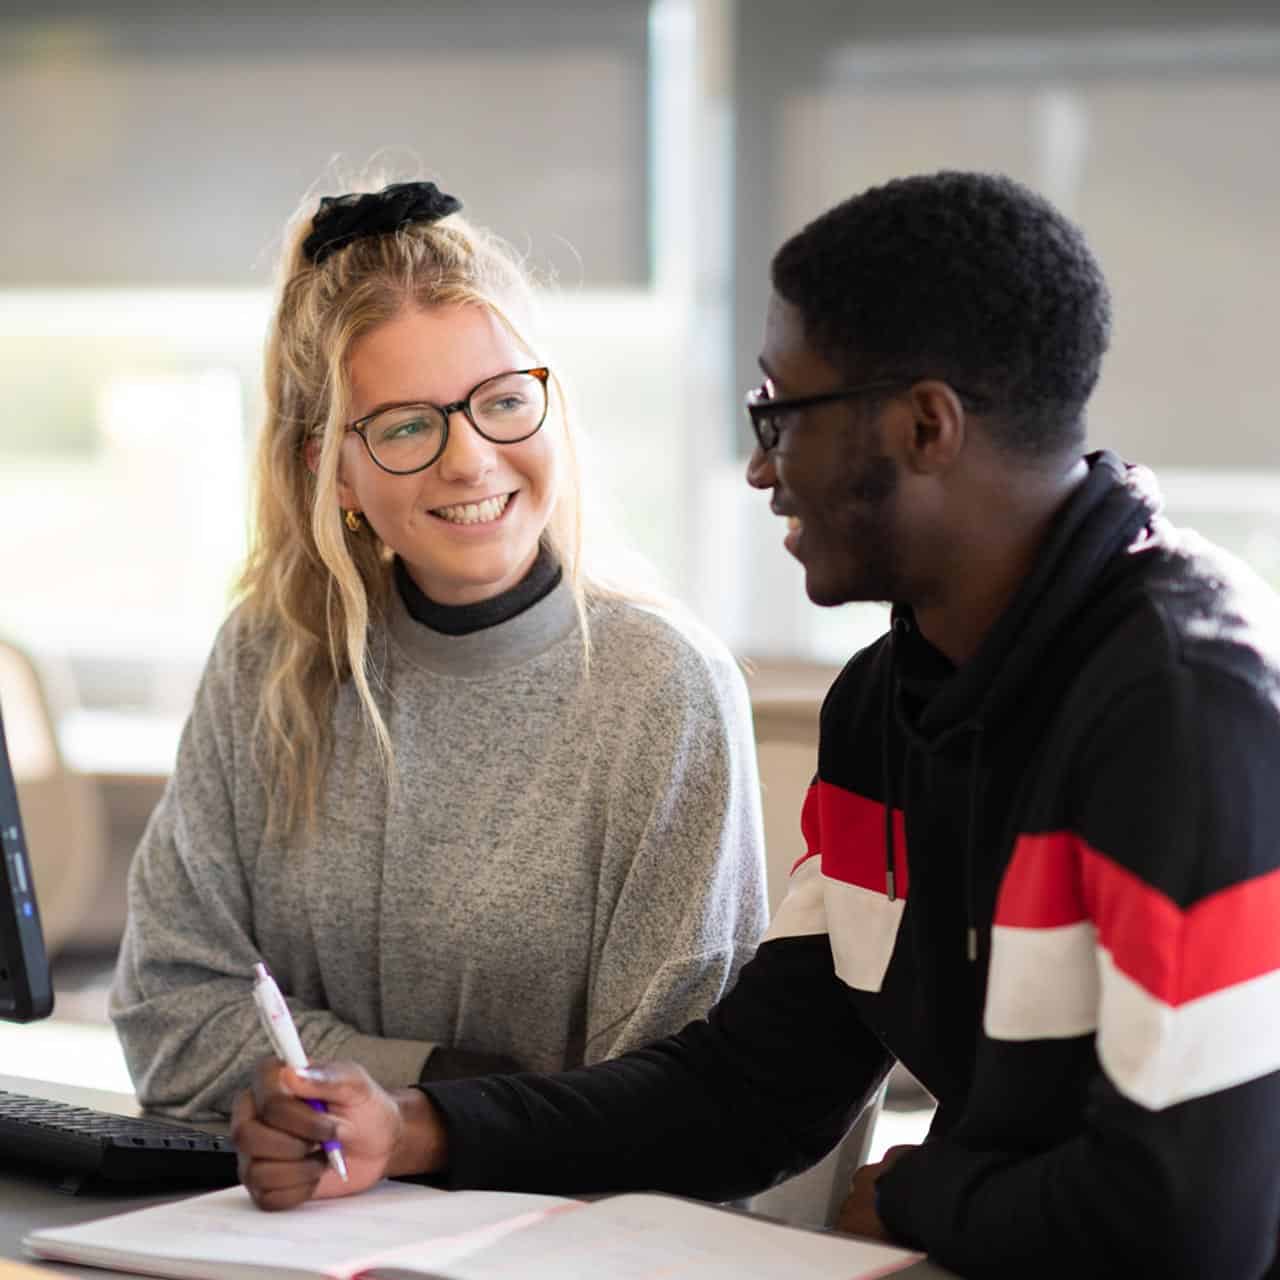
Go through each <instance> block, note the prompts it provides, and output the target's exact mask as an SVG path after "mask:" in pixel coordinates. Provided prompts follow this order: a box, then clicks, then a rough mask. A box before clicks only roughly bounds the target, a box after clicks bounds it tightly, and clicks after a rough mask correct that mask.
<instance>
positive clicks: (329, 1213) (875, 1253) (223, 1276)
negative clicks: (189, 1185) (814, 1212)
mask: <svg viewBox="0 0 1280 1280" xmlns="http://www.w3.org/2000/svg"><path fill="white" fill-rule="evenodd" d="M23 1243H24V1244H25V1245H26V1247H27V1248H28V1249H29V1250H30V1251H31V1252H32V1253H34V1254H36V1255H37V1256H39V1257H42V1258H50V1259H54V1260H57V1261H60V1262H76V1263H87V1264H89V1265H92V1266H100V1267H114V1268H116V1269H118V1270H125V1271H143V1272H147V1273H148V1274H151V1275H158V1276H172V1277H175V1278H176V1277H193V1278H194V1280H291V1278H296V1280H303V1278H304V1277H305V1278H307V1280H315V1278H320V1277H328V1278H331V1280H362V1278H368V1280H411V1278H412V1280H423V1277H434V1278H435V1280H497V1278H498V1277H507V1278H509V1280H510V1278H513V1277H520V1280H599V1278H600V1277H602V1276H613V1277H627V1280H650V1278H652V1277H659V1276H660V1277H661V1278H662V1280H730V1278H732V1280H752V1278H754V1277H759V1278H760V1280H765V1278H766V1277H768V1278H769V1280H774V1278H775V1277H778V1276H786V1277H788V1280H857V1278H858V1277H868V1276H885V1275H890V1274H892V1273H893V1272H895V1271H899V1270H901V1269H902V1268H904V1267H907V1266H910V1265H911V1264H912V1263H914V1262H916V1261H918V1260H919V1258H920V1255H919V1254H916V1253H908V1252H907V1251H906V1250H903V1249H895V1248H892V1247H890V1246H888V1245H880V1244H874V1243H871V1242H870V1241H864V1240H855V1239H852V1238H850V1237H847V1236H837V1235H832V1234H830V1233H826V1232H817V1231H809V1230H805V1229H803V1228H798V1227H788V1226H783V1225H782V1224H780V1223H775V1222H769V1221H766V1220H764V1219H760V1218H753V1217H751V1216H750V1215H748V1214H741V1213H734V1212H731V1211H729V1210H723V1209H717V1208H714V1207H712V1206H710V1205H705V1204H698V1203H696V1202H694V1201H690V1200H681V1199H678V1198H676V1197H674V1196H663V1195H620V1196H611V1197H608V1198H607V1199H603V1200H597V1201H594V1202H592V1203H584V1202H582V1201H579V1200H566V1199H563V1198H561V1197H559V1196H538V1195H520V1194H516V1193H512V1192H500V1191H456V1192H447V1191H436V1190H433V1189H431V1188H429V1187H419V1186H413V1185H409V1184H406V1183H398V1182H384V1183H382V1184H380V1185H379V1186H377V1187H374V1188H373V1189H372V1190H370V1191H366V1192H364V1193H363V1194H362V1195H357V1196H351V1197H348V1198H345V1199H340V1200H325V1201H311V1202H310V1203H308V1204H305V1205H303V1206H302V1207H301V1208H299V1209H294V1210H291V1211H289V1212H286V1213H263V1212H261V1211H260V1210H259V1209H257V1208H255V1207H254V1205H253V1202H252V1201H251V1200H250V1199H249V1195H248V1192H247V1191H245V1190H244V1188H243V1187H231V1188H228V1189H227V1190H225V1191H213V1192H210V1193H209V1194H207V1195H201V1196H193V1197H191V1198H189V1199H186V1200H179V1201H175V1202H173V1203H171V1204H163V1205H156V1206H154V1207H152V1208H149V1209H139V1210H137V1211H135V1212H133V1213H124V1214H117V1215H115V1216H114V1217H110V1218H101V1219H99V1220H97V1221H96V1222H88V1223H81V1224H79V1225H78V1226H72V1227H54V1228H51V1229H49V1230H44V1231H36V1232H33V1233H32V1234H30V1235H28V1236H27V1237H26V1239H25V1240H24V1242H23Z"/></svg>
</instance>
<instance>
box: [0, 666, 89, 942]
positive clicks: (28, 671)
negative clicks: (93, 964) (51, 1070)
mask: <svg viewBox="0 0 1280 1280" xmlns="http://www.w3.org/2000/svg"><path fill="white" fill-rule="evenodd" d="M0 712H3V715H4V732H5V739H6V741H7V743H8V747H9V758H10V760H11V762H12V764H13V772H14V778H15V781H16V782H17V785H18V806H19V808H20V809H21V811H22V825H23V827H24V828H25V829H26V834H27V851H28V854H29V857H30V860H31V870H32V875H33V878H34V880H35V887H36V900H37V902H38V903H39V904H40V923H41V926H42V928H43V932H44V938H45V947H46V949H47V950H48V952H49V954H50V955H53V954H54V953H55V952H56V951H57V950H58V949H59V947H61V946H62V945H63V943H65V942H66V941H67V940H68V939H69V938H71V937H72V935H73V934H74V933H75V931H76V929H77V927H78V926H79V925H80V923H81V922H82V921H83V920H85V919H86V918H87V917H88V916H89V915H90V913H91V912H92V911H93V909H94V904H95V900H96V898H97V895H98V892H99V889H100V887H101V883H102V873H103V867H104V865H105V862H106V817H105V814H104V812H103V806H102V798H101V796H100V795H99V793H98V789H97V786H96V785H95V783H94V781H93V779H91V778H89V777H86V776H85V775H84V774H80V773H76V772H74V771H72V770H71V769H68V768H67V767H66V765H65V764H64V762H63V759H62V753H61V751H60V750H59V748H58V737H57V732H56V729H55V720H54V715H53V711H52V709H51V699H50V684H49V682H48V680H47V678H44V677H42V673H41V671H39V670H37V668H36V666H35V664H34V663H33V662H32V661H31V659H30V658H29V657H28V656H27V655H26V654H25V653H24V652H23V651H22V650H21V649H19V648H17V647H16V646H15V645H12V644H9V643H6V642H4V641H0Z"/></svg>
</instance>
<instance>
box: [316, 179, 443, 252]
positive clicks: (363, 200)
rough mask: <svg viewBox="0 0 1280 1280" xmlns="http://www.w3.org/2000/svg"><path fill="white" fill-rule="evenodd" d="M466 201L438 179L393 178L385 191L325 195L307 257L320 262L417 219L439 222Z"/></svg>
mask: <svg viewBox="0 0 1280 1280" xmlns="http://www.w3.org/2000/svg"><path fill="white" fill-rule="evenodd" d="M461 208H462V201H461V200H459V199H458V198H457V197H456V196H451V195H449V194H448V192H445V191H441V190H440V188H439V187H437V186H436V184H435V183H434V182H393V183H392V184H391V186H389V187H384V188H383V189H382V190H381V191H366V192H352V193H351V194H350V195H345V196H325V197H324V198H323V199H322V200H321V201H320V208H319V210H318V211H317V213H316V216H315V217H314V218H312V220H311V234H310V235H309V236H307V238H306V239H305V240H304V241H303V242H302V252H303V255H304V256H305V257H306V259H307V261H309V262H311V263H313V264H315V265H316V266H319V265H320V263H322V262H323V261H324V260H325V259H326V258H327V257H329V256H330V254H334V253H337V252H338V250H339V249H345V248H346V247H347V245H349V244H351V243H352V242H353V241H355V240H363V239H364V238H365V236H382V235H387V234H389V233H390V232H392V231H398V230H399V229H400V228H401V227H404V226H408V225H409V224H410V223H413V222H438V221H439V220H440V219H441V218H447V217H448V216H449V215H450V214H451V213H457V212H458V210H459V209H461Z"/></svg>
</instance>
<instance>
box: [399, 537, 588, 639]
mask: <svg viewBox="0 0 1280 1280" xmlns="http://www.w3.org/2000/svg"><path fill="white" fill-rule="evenodd" d="M394 572H395V579H396V588H397V589H398V590H399V592H400V598H401V599H402V600H403V601H404V607H405V608H406V609H407V610H408V611H409V615H410V616H411V617H412V618H413V619H414V620H415V621H416V622H421V623H422V625H423V626H426V627H430V628H431V629H432V630H433V631H439V632H441V633H443V634H444V635H447V636H466V635H470V634H471V633H472V632H473V631H483V630H484V629H485V628H486V627H496V626H497V625H498V624H499V623H500V622H508V621H510V620H511V619H512V618H514V617H515V616H516V615H517V614H520V613H523V612H524V611H525V610H526V609H528V608H531V607H532V606H533V605H535V604H537V603H538V601H539V600H541V599H542V598H543V597H544V596H547V595H549V594H550V593H551V592H552V591H553V590H554V589H555V588H556V586H557V585H558V584H559V582H560V579H561V577H562V576H563V570H562V569H561V567H560V564H559V562H558V561H557V560H556V558H555V556H554V555H552V554H551V551H550V550H549V549H548V548H547V546H546V545H545V544H544V543H539V544H538V558H537V559H536V560H535V561H534V562H533V565H532V567H531V568H530V570H529V572H528V573H526V574H525V575H524V577H523V578H521V579H520V581H519V582H517V583H516V585H515V586H514V587H508V588H507V590H506V591H503V592H502V593H501V594H499V595H496V596H494V597H493V598H492V599H491V600H478V601H476V603H475V604H437V603H436V602H435V601H434V600H432V599H430V598H429V597H428V596H427V595H425V594H424V593H423V591H422V589H421V588H420V587H419V586H418V584H417V583H416V582H414V580H413V578H412V577H410V576H409V570H408V569H406V568H405V565H404V561H403V560H401V559H400V557H399V556H397V557H396V560H395V570H394Z"/></svg>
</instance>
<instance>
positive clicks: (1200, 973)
mask: <svg viewBox="0 0 1280 1280" xmlns="http://www.w3.org/2000/svg"><path fill="white" fill-rule="evenodd" d="M1077 756H1078V758H1077V760H1076V763H1075V766H1074V767H1073V768H1072V769H1071V770H1070V771H1069V772H1067V773H1066V775H1065V776H1064V780H1063V781H1064V785H1065V786H1067V787H1068V788H1069V790H1070V793H1071V796H1072V799H1071V803H1070V819H1071V821H1070V825H1071V828H1072V830H1071V832H1070V833H1069V838H1070V840H1071V841H1072V842H1073V847H1074V848H1075V850H1076V855H1077V862H1076V866H1077V874H1078V876H1079V877H1080V880H1079V883H1080V885H1081V893H1082V898H1083V901H1084V902H1085V903H1086V905H1087V910H1088V922H1087V927H1088V928H1090V929H1091V930H1092V931H1093V935H1094V937H1095V939H1096V942H1095V957H1096V969H1097V973H1098V981H1099V996H1098V1003H1097V1030H1096V1033H1095V1037H1094V1049H1095V1052H1096V1058H1095V1059H1094V1061H1095V1063H1096V1066H1095V1075H1094V1079H1093V1081H1092V1084H1091V1087H1090V1090H1089V1094H1088V1099H1087V1104H1086V1106H1085V1110H1084V1117H1083V1120H1084V1123H1083V1125H1082V1127H1081V1131H1080V1132H1079V1133H1077V1134H1074V1135H1072V1136H1071V1137H1070V1139H1069V1140H1066V1141H1063V1142H1062V1143H1061V1144H1059V1145H1057V1146H1054V1147H1052V1148H1050V1149H1048V1150H1036V1151H1032V1150H1028V1151H1025V1152H1023V1153H1019V1152H1017V1151H1011V1150H1007V1149H1005V1150H992V1149H991V1145H990V1144H989V1143H983V1142H980V1141H977V1140H973V1139H969V1138H968V1135H966V1134H965V1133H964V1131H963V1125H961V1126H960V1127H959V1129H958V1130H957V1131H956V1132H955V1133H953V1134H951V1135H950V1136H948V1137H945V1138H940V1139H934V1140H931V1141H929V1142H927V1143H926V1144H925V1145H924V1146H923V1147H921V1148H920V1149H919V1150H917V1151H915V1152H912V1153H909V1154H907V1155H905V1156H903V1157H902V1158H901V1159H900V1160H899V1161H898V1162H897V1163H896V1164H895V1165H894V1166H893V1167H892V1169H890V1171H889V1172H888V1173H886V1174H884V1175H882V1176H881V1178H880V1179H879V1181H878V1183H877V1193H878V1199H879V1206H880V1212H881V1216H882V1217H883V1218H884V1220H885V1222H886V1223H887V1224H888V1226H889V1227H890V1229H891V1230H892V1231H893V1233H894V1235H895V1236H896V1237H897V1238H899V1239H900V1240H902V1241H903V1242H905V1243H907V1244H910V1245H912V1246H914V1247H917V1248H922V1249H926V1250H927V1251H928V1252H929V1254H930V1255H931V1256H932V1257H935V1258H937V1260H938V1261H940V1262H942V1263H943V1264H945V1265H947V1266H951V1267H954V1268H956V1269H957V1270H959V1271H961V1272H963V1274H965V1275H966V1276H975V1277H1005V1276H1031V1275H1034V1276H1037V1277H1046V1278H1050V1277H1059V1276H1061V1277H1067V1276H1072V1277H1074V1276H1082V1275H1087V1276H1097V1277H1108V1276H1123V1277H1133V1276H1138V1275H1161V1276H1166V1277H1174V1278H1181V1277H1185V1278H1186V1280H1191V1278H1192V1277H1204V1276H1222V1277H1232V1278H1233V1280H1257V1277H1260V1276H1264V1275H1267V1274H1270V1273H1269V1272H1268V1267H1269V1265H1270V1263H1271V1259H1272V1257H1273V1254H1274V1253H1275V1248H1276V1237H1277V1224H1278V1222H1280V1154H1278V1153H1280V943H1277V941H1276V939H1277V936H1278V935H1277V929H1276V913H1277V910H1278V909H1280V841H1278V840H1277V832H1280V785H1278V781H1277V780H1280V714H1278V713H1277V709H1276V707H1275V706H1274V705H1273V704H1272V702H1271V700H1270V698H1269V697H1268V696H1264V695H1263V694H1262V693H1260V692H1259V691H1258V690H1257V689H1256V688H1252V687H1250V686H1249V685H1248V684H1247V683H1246V682H1244V681H1241V680H1238V679H1236V678H1234V677H1233V676H1231V675H1227V674H1224V673H1222V672H1220V671H1205V670H1203V669H1201V670H1194V669H1191V668H1188V667H1187V666H1185V665H1183V666H1179V667H1177V668H1176V669H1174V670H1173V671H1171V672H1167V673H1164V674H1162V675H1161V677H1160V678H1158V679H1153V680H1151V681H1149V682H1147V683H1146V684H1144V685H1143V686H1141V687H1139V688H1136V689H1134V690H1132V691H1131V692H1130V693H1129V695H1127V696H1126V697H1124V698H1123V699H1118V700H1117V701H1116V703H1115V704H1114V705H1113V706H1112V707H1110V708H1108V709H1107V712H1106V714H1105V715H1104V717H1103V718H1102V720H1101V721H1100V723H1099V726H1098V728H1097V731H1096V732H1092V733H1090V734H1089V735H1088V736H1087V738H1086V739H1085V740H1084V741H1083V742H1082V745H1081V749H1080V751H1079V752H1078V753H1077ZM1014 1101H1015V1103H1016V1099H1014Z"/></svg>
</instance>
